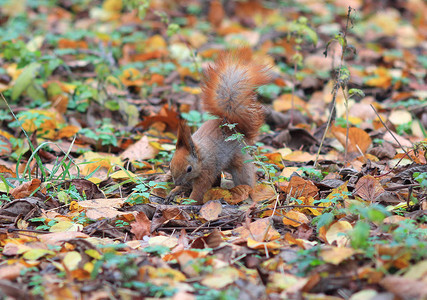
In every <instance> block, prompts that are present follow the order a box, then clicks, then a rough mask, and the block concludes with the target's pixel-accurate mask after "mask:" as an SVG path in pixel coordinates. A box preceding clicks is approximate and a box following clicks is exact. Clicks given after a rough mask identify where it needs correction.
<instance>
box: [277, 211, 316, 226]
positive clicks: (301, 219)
mask: <svg viewBox="0 0 427 300" xmlns="http://www.w3.org/2000/svg"><path fill="white" fill-rule="evenodd" d="M309 222H310V220H309V219H308V218H307V216H306V215H305V214H303V213H301V212H299V211H295V210H290V211H288V212H287V213H286V214H285V216H284V217H283V224H285V225H290V226H292V227H298V226H300V225H302V224H307V223H309Z"/></svg>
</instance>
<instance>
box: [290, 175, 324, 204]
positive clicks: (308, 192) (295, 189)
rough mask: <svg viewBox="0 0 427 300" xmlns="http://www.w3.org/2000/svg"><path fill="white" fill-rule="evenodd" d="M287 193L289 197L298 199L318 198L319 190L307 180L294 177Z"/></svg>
mask: <svg viewBox="0 0 427 300" xmlns="http://www.w3.org/2000/svg"><path fill="white" fill-rule="evenodd" d="M285 192H286V194H288V195H289V196H291V197H294V198H297V199H298V198H300V197H306V198H310V197H313V198H316V197H317V196H318V192H319V189H318V188H317V186H315V185H314V184H313V183H312V182H311V181H309V180H305V179H303V178H301V177H299V176H292V178H291V180H290V181H289V185H288V186H287V188H286V191H285Z"/></svg>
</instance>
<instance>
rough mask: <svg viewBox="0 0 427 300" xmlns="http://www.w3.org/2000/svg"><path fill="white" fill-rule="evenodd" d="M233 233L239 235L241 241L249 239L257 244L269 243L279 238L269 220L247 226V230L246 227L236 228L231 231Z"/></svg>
mask: <svg viewBox="0 0 427 300" xmlns="http://www.w3.org/2000/svg"><path fill="white" fill-rule="evenodd" d="M233 233H234V234H236V235H240V237H241V238H242V239H247V238H248V237H251V238H252V239H253V240H255V241H258V242H264V241H271V240H275V239H277V238H279V237H280V234H279V232H277V230H276V229H274V227H273V224H272V220H271V219H270V218H264V219H260V220H256V221H255V222H252V223H250V224H249V228H247V226H240V227H237V228H235V229H234V230H233Z"/></svg>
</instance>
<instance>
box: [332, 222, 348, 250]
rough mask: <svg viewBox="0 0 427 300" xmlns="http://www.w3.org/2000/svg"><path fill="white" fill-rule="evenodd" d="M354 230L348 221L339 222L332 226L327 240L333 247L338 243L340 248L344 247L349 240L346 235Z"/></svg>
mask: <svg viewBox="0 0 427 300" xmlns="http://www.w3.org/2000/svg"><path fill="white" fill-rule="evenodd" d="M351 229H353V226H351V224H350V223H349V222H347V221H338V222H336V223H334V224H332V225H331V226H330V227H329V229H328V231H327V232H326V240H327V242H328V243H329V244H330V245H332V244H333V243H335V242H336V244H337V246H338V247H344V246H346V244H347V243H348V241H349V239H348V237H347V235H346V233H347V232H348V231H349V230H351Z"/></svg>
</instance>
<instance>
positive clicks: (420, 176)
mask: <svg viewBox="0 0 427 300" xmlns="http://www.w3.org/2000/svg"><path fill="white" fill-rule="evenodd" d="M412 176H413V177H414V180H415V181H416V182H418V183H419V184H420V186H421V188H423V189H427V172H422V173H421V172H414V174H412Z"/></svg>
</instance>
